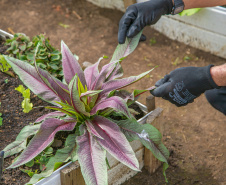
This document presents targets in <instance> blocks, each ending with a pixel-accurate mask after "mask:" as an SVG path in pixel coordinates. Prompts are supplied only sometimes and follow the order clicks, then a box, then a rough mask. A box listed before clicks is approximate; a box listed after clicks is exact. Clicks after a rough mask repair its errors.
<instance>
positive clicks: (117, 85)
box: [100, 68, 154, 95]
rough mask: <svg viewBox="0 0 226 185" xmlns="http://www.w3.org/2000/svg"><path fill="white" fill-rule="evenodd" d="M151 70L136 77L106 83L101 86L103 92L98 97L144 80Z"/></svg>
mask: <svg viewBox="0 0 226 185" xmlns="http://www.w3.org/2000/svg"><path fill="white" fill-rule="evenodd" d="M153 69H154V68H153ZM153 69H151V70H149V71H146V72H144V73H142V74H140V75H138V76H131V77H128V78H123V79H117V80H111V81H108V82H106V83H104V84H103V86H102V90H103V91H102V92H101V93H100V95H102V94H105V93H109V92H110V91H112V90H117V89H121V88H123V87H126V86H128V85H131V84H133V83H135V82H137V81H138V80H140V79H142V78H144V77H145V76H146V75H147V74H148V73H150V72H151V71H152V70H153Z"/></svg>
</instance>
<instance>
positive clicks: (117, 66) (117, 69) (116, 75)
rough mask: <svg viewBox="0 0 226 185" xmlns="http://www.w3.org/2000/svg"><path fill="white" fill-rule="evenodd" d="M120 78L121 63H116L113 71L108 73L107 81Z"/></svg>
mask: <svg viewBox="0 0 226 185" xmlns="http://www.w3.org/2000/svg"><path fill="white" fill-rule="evenodd" d="M121 76H123V69H122V66H121V63H120V62H117V63H116V64H115V68H114V69H113V71H110V72H108V74H107V81H110V80H114V79H116V78H119V77H121Z"/></svg>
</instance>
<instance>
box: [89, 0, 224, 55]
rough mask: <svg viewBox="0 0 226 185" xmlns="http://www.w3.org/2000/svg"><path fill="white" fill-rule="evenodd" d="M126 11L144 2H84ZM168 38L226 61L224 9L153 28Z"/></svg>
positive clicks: (208, 10)
mask: <svg viewBox="0 0 226 185" xmlns="http://www.w3.org/2000/svg"><path fill="white" fill-rule="evenodd" d="M87 1H89V2H92V3H94V4H96V5H98V6H101V7H105V8H114V9H118V10H121V11H125V5H128V4H132V3H135V2H144V1H147V0H87ZM152 27H153V28H154V29H156V30H157V31H159V32H160V33H163V34H164V35H166V36H167V37H169V38H170V39H173V40H177V41H179V42H183V43H185V44H187V45H190V46H192V47H195V48H198V49H201V50H203V51H206V52H210V53H211V54H214V55H217V56H220V57H222V58H226V8H223V7H214V8H203V9H201V10H200V11H199V12H198V13H196V14H194V15H192V16H183V17H181V16H179V15H174V16H173V15H168V16H162V18H161V19H160V20H159V21H158V23H156V24H155V25H153V26H152Z"/></svg>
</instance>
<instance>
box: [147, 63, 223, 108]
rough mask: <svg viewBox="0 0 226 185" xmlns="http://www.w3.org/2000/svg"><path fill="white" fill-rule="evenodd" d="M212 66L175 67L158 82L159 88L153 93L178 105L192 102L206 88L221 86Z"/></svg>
mask: <svg viewBox="0 0 226 185" xmlns="http://www.w3.org/2000/svg"><path fill="white" fill-rule="evenodd" d="M212 66H213V65H209V66H206V67H182V68H178V69H175V70H174V71H172V72H171V73H170V74H169V75H166V76H165V77H164V78H163V79H161V80H159V81H158V82H156V84H155V86H156V87H157V88H156V89H155V90H153V91H151V94H152V95H154V96H157V97H162V98H163V99H166V100H168V101H170V102H171V103H173V104H175V105H176V106H178V107H180V106H185V105H187V104H188V103H192V102H193V101H194V99H195V98H197V97H198V96H200V95H201V94H202V93H204V92H205V91H206V90H209V89H213V88H219V87H218V86H217V85H216V84H215V82H214V81H213V79H212V77H211V74H210V68H211V67H212Z"/></svg>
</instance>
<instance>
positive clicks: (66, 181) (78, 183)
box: [60, 161, 85, 185]
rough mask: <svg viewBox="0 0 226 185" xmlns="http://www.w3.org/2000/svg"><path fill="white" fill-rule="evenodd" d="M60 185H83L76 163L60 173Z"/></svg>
mask: <svg viewBox="0 0 226 185" xmlns="http://www.w3.org/2000/svg"><path fill="white" fill-rule="evenodd" d="M60 179H61V185H85V181H84V179H83V176H82V172H81V170H80V166H79V163H78V161H76V162H75V163H71V164H70V165H69V166H67V167H66V168H64V169H63V170H61V172H60Z"/></svg>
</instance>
